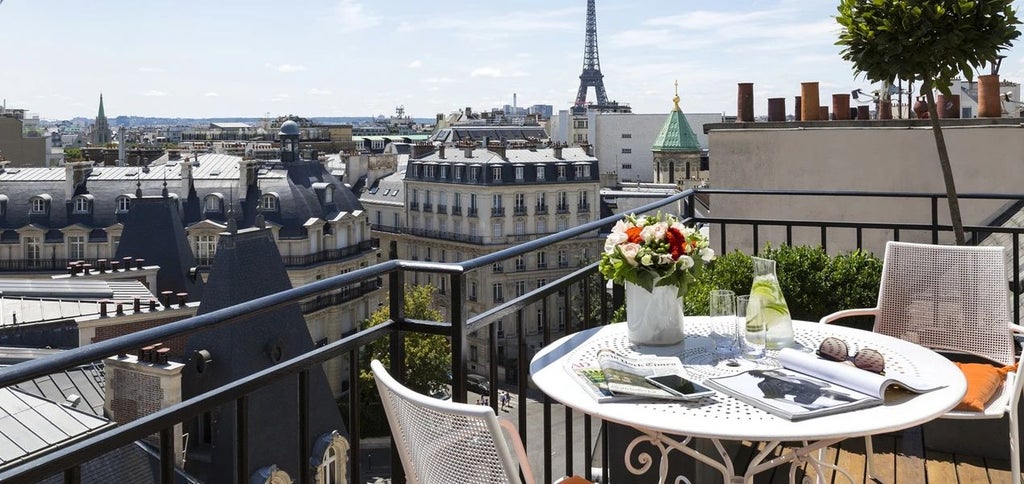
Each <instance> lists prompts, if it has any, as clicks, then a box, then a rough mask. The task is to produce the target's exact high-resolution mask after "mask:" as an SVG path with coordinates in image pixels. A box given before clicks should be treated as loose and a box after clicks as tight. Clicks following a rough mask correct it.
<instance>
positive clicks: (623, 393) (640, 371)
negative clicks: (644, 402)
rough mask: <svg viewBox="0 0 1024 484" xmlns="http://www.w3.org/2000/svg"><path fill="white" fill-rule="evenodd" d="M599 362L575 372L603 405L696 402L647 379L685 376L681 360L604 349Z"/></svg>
mask: <svg viewBox="0 0 1024 484" xmlns="http://www.w3.org/2000/svg"><path fill="white" fill-rule="evenodd" d="M596 360H597V361H596V363H597V365H596V366H590V367H582V368H574V369H572V371H573V373H575V375H576V377H577V380H578V381H579V382H580V384H581V385H583V387H584V388H585V389H586V390H587V392H588V393H589V394H590V395H591V396H592V397H594V399H595V400H597V401H599V402H606V401H621V400H628V399H636V398H663V399H668V400H688V399H692V397H690V396H680V395H678V394H675V393H673V392H670V391H668V390H665V389H663V388H660V387H658V386H657V385H655V384H653V383H651V382H650V381H648V380H647V377H658V376H665V375H680V376H681V375H684V374H685V371H684V369H683V365H682V364H681V363H680V362H679V358H674V357H670V356H640V357H627V356H623V355H621V354H619V353H616V352H615V351H612V350H601V351H599V352H598V354H597V358H596ZM698 388H699V387H698Z"/></svg>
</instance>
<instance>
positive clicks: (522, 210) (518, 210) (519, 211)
mask: <svg viewBox="0 0 1024 484" xmlns="http://www.w3.org/2000/svg"><path fill="white" fill-rule="evenodd" d="M512 214H513V215H519V216H522V215H526V205H516V206H515V207H514V208H513V209H512Z"/></svg>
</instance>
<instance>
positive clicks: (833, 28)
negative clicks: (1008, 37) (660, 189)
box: [0, 0, 1024, 119]
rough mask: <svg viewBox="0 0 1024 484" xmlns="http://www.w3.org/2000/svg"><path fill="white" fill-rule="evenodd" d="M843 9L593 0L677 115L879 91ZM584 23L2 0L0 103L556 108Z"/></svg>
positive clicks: (1020, 72) (225, 110)
mask: <svg viewBox="0 0 1024 484" xmlns="http://www.w3.org/2000/svg"><path fill="white" fill-rule="evenodd" d="M836 3H837V2H822V1H818V0H736V1H729V2H721V1H718V2H712V1H705V0H699V1H689V2H675V1H667V0H659V1H645V2H639V3H637V2H630V1H627V0H597V28H598V41H599V53H600V61H601V70H602V72H603V73H604V76H605V77H604V84H605V87H606V89H607V92H608V97H609V99H611V100H614V101H618V102H621V103H627V104H629V105H631V106H632V108H633V111H634V112H637V113H663V112H668V111H669V110H670V109H671V107H672V102H671V99H672V96H673V83H674V82H675V81H676V80H678V81H679V95H680V97H681V103H680V105H681V106H682V108H683V110H684V111H687V112H720V113H724V114H726V115H732V114H735V112H736V84H737V83H740V82H752V83H754V99H755V102H754V110H755V114H757V115H764V114H765V113H766V111H767V98H770V97H785V98H787V109H788V111H790V112H792V109H793V105H792V103H793V101H792V98H793V96H797V95H799V89H800V82H802V81H819V82H820V83H821V94H822V99H827V97H828V96H829V95H830V94H832V93H839V92H850V91H851V90H853V89H857V88H860V89H863V90H864V91H870V90H872V89H875V88H877V87H878V86H877V85H872V84H871V83H869V82H868V81H867V80H866V79H864V78H863V76H861V77H858V78H855V77H854V73H853V69H852V66H851V64H850V63H848V62H845V61H843V60H842V59H841V58H840V56H839V51H840V48H839V47H837V46H835V45H834V43H835V40H836V36H837V33H838V30H839V26H838V24H837V23H836V22H835V20H834V18H833V16H834V15H835V13H836ZM1021 5H1024V0H1018V1H1015V2H1014V6H1015V8H1018V9H1019V8H1020V7H1021ZM585 20H586V1H585V0H573V1H561V2H549V1H541V0H522V1H519V2H516V3H515V4H514V7H513V6H511V5H507V4H505V3H500V2H473V1H470V0H438V1H436V2H431V3H429V4H424V3H420V2H411V1H390V2H368V1H365V0H362V1H359V0H311V1H307V2H301V3H293V4H288V3H285V2H267V1H264V0H254V1H249V2H220V1H218V2H197V1H194V0H181V1H178V2H128V1H124V0H111V1H105V2H100V3H90V2H77V1H71V0H55V1H51V2H47V3H45V4H40V3H38V2H32V1H29V0H12V1H6V2H2V4H0V22H2V23H3V25H4V29H3V30H0V64H2V65H3V66H4V74H5V75H4V76H3V82H2V83H0V98H2V99H3V100H4V102H6V106H7V107H9V108H19V109H27V110H29V112H30V113H31V114H35V115H38V116H40V117H41V118H44V119H70V118H73V117H77V116H81V117H87V118H91V117H94V116H95V115H96V110H97V107H98V103H99V96H100V93H102V94H103V95H104V101H105V107H106V113H107V116H108V117H116V116H120V115H134V116H149V117H189V118H211V117H257V118H258V117H264V116H270V117H276V116H281V115H287V114H294V115H299V116H304V117H333V116H377V115H385V116H390V115H392V114H393V113H394V111H395V107H396V106H399V105H401V106H404V108H405V112H406V113H407V114H408V115H410V116H413V117H417V118H433V117H434V115H435V114H437V113H445V114H447V113H450V112H452V111H455V110H459V109H462V108H464V107H467V106H468V107H472V108H474V109H490V108H492V107H501V106H503V105H506V104H509V105H510V104H512V103H513V94H515V95H516V97H517V101H518V102H517V104H518V105H519V106H521V107H529V106H531V105H534V104H550V105H552V106H554V108H555V110H556V111H557V110H559V109H566V108H568V107H569V106H570V105H571V104H572V102H573V100H574V98H575V94H576V90H577V88H578V87H579V74H580V72H581V70H582V65H583V43H584V33H585V27H586V25H585ZM1019 42H1020V40H1018V43H1019ZM1006 55H1007V58H1006V59H1005V60H1004V61H1003V64H1002V68H1001V71H1000V74H1001V75H1002V78H1003V79H1004V80H1009V81H1014V82H1021V80H1022V79H1024V56H1022V55H1021V49H1020V48H1017V47H1016V46H1015V48H1012V49H1010V50H1008V51H1007V52H1006ZM988 70H989V69H988V68H984V69H982V71H981V72H982V73H987V72H988ZM595 97H596V96H595V94H594V92H593V90H592V89H591V90H590V92H589V93H588V100H590V101H595Z"/></svg>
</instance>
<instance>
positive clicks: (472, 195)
mask: <svg viewBox="0 0 1024 484" xmlns="http://www.w3.org/2000/svg"><path fill="white" fill-rule="evenodd" d="M469 209H470V210H476V194H475V193H470V194H469Z"/></svg>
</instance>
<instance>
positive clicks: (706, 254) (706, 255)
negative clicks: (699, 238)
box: [700, 247, 715, 262]
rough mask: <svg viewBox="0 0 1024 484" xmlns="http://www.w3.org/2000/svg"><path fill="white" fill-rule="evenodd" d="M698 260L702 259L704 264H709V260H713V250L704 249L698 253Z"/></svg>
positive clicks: (709, 248)
mask: <svg viewBox="0 0 1024 484" xmlns="http://www.w3.org/2000/svg"><path fill="white" fill-rule="evenodd" d="M700 258H701V259H703V260H704V262H711V260H712V259H714V258H715V249H712V248H711V247H705V248H704V249H703V250H701V251H700Z"/></svg>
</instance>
